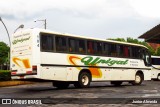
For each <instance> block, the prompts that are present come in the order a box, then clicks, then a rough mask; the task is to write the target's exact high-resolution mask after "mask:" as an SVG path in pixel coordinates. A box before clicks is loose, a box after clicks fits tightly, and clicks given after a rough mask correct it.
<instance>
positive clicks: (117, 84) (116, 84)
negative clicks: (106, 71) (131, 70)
mask: <svg viewBox="0 0 160 107" xmlns="http://www.w3.org/2000/svg"><path fill="white" fill-rule="evenodd" d="M111 84H113V85H115V86H120V85H121V84H122V81H111Z"/></svg>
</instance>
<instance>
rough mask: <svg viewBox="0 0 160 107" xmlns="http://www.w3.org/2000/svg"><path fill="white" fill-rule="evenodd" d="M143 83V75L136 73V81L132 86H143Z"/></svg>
mask: <svg viewBox="0 0 160 107" xmlns="http://www.w3.org/2000/svg"><path fill="white" fill-rule="evenodd" d="M142 82H143V74H141V73H136V75H135V80H134V81H132V82H131V84H132V85H141V83H142Z"/></svg>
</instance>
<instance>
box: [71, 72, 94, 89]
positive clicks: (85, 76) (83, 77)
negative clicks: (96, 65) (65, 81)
mask: <svg viewBox="0 0 160 107" xmlns="http://www.w3.org/2000/svg"><path fill="white" fill-rule="evenodd" d="M90 82H91V75H90V74H89V73H88V72H82V73H80V75H79V78H78V82H75V83H74V86H75V87H76V88H88V87H89V86H90Z"/></svg>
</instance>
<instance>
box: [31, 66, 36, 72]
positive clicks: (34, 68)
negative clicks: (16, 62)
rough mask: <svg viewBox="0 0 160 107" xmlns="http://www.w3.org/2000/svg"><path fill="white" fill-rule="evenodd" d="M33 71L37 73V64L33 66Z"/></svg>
mask: <svg viewBox="0 0 160 107" xmlns="http://www.w3.org/2000/svg"><path fill="white" fill-rule="evenodd" d="M32 72H33V73H37V66H35V65H34V66H32Z"/></svg>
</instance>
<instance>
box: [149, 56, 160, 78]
mask: <svg viewBox="0 0 160 107" xmlns="http://www.w3.org/2000/svg"><path fill="white" fill-rule="evenodd" d="M151 62H152V71H151V72H152V73H151V74H152V79H153V80H160V56H151Z"/></svg>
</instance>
